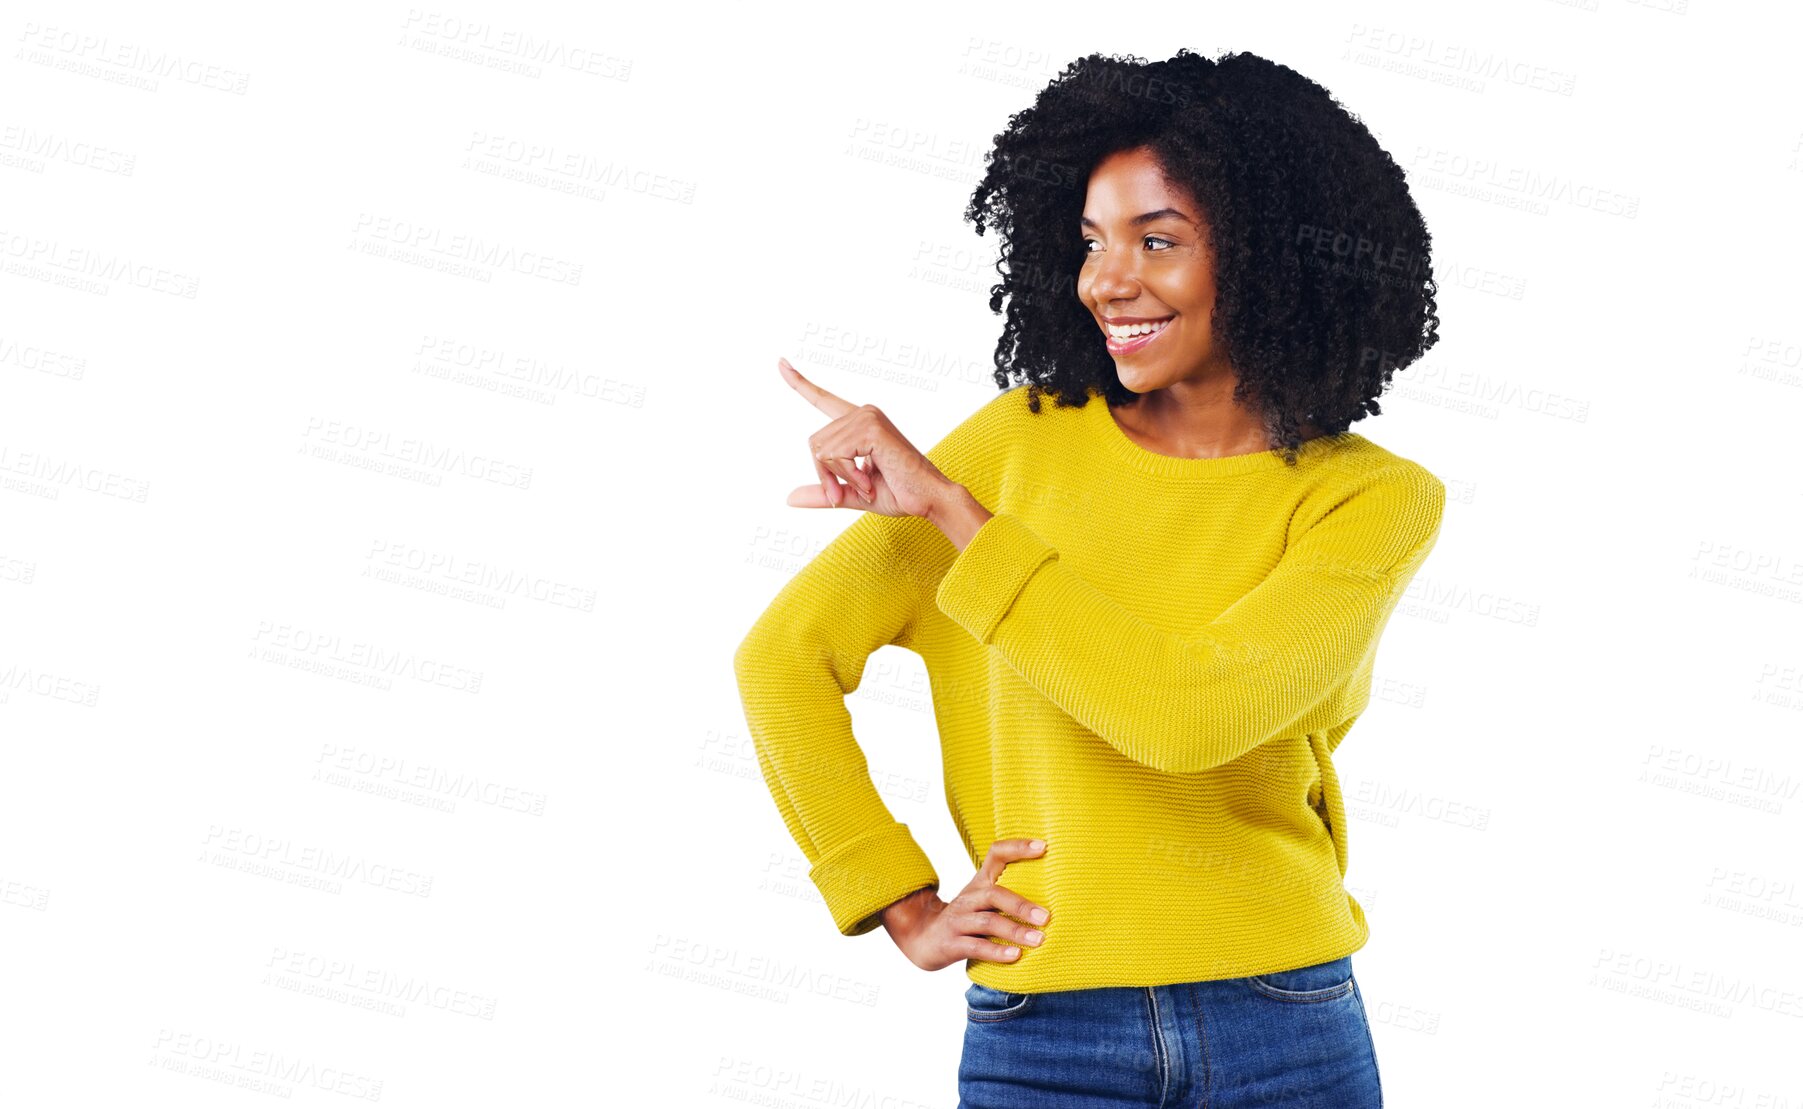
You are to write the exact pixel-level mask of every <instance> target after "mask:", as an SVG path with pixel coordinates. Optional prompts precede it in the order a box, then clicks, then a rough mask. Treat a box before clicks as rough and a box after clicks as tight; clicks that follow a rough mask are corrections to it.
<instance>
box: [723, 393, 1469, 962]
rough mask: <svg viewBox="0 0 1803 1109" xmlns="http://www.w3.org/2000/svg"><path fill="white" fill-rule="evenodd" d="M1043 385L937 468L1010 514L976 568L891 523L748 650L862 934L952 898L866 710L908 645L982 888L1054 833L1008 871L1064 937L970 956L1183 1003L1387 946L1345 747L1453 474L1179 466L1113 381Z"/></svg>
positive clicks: (1309, 447) (803, 574)
mask: <svg viewBox="0 0 1803 1109" xmlns="http://www.w3.org/2000/svg"><path fill="white" fill-rule="evenodd" d="M1026 393H1027V389H1026V386H1024V385H1021V386H1016V387H1014V388H1012V389H1009V390H1008V391H1006V392H1003V393H1001V394H999V395H998V396H996V397H995V398H994V399H992V400H990V401H989V402H987V403H985V404H984V405H983V406H982V407H981V408H980V409H979V410H978V411H976V412H975V413H974V414H972V415H971V416H970V417H969V418H968V419H966V420H965V421H964V422H963V423H961V424H959V425H958V426H957V427H956V428H954V429H953V430H952V431H951V432H950V433H949V434H947V435H946V436H945V438H944V439H942V440H941V441H940V442H939V443H938V444H937V445H936V446H934V447H933V448H932V449H931V450H929V451H927V452H926V453H927V457H928V458H929V459H931V460H932V462H933V463H934V465H936V466H938V467H939V469H940V471H941V472H942V473H944V474H945V475H946V476H947V477H948V478H950V479H951V480H953V481H955V482H958V483H959V484H961V485H963V486H965V488H967V489H968V490H969V491H970V492H971V494H972V495H973V496H975V497H976V499H977V500H978V501H979V502H980V503H981V504H983V505H984V507H986V508H988V509H989V510H990V511H991V512H992V513H994V515H993V516H992V517H991V518H990V519H988V520H986V521H984V523H983V525H982V527H981V528H979V529H978V530H977V532H976V534H975V535H974V537H972V539H971V540H970V541H969V542H968V543H967V544H966V545H965V547H964V549H963V550H962V551H960V550H958V548H957V547H956V546H954V545H953V544H952V543H951V541H950V540H948V539H947V538H946V537H945V536H944V534H943V533H941V532H940V531H939V529H938V528H937V527H935V526H934V525H933V524H931V523H930V522H928V521H927V520H925V519H924V518H920V517H889V516H881V515H878V514H875V513H864V514H863V515H861V516H860V517H859V518H858V519H857V520H855V521H853V522H852V523H851V524H850V525H849V526H848V527H847V528H846V529H845V530H844V531H843V532H841V533H840V534H839V535H838V536H837V537H836V538H835V539H833V540H832V542H830V543H829V544H828V545H827V546H826V547H825V548H824V549H823V550H822V551H821V552H820V553H819V554H818V555H817V556H816V557H815V558H814V559H812V560H811V561H810V562H809V563H808V564H807V565H806V566H804V567H803V568H802V569H801V570H800V571H799V572H798V573H797V574H796V575H795V576H794V577H793V578H792V579H790V580H789V582H788V583H787V584H785V585H784V587H783V588H782V589H781V590H780V592H779V593H778V594H777V595H776V598H775V599H774V600H773V601H772V602H771V604H770V605H769V607H768V608H767V609H766V610H765V611H764V613H763V615H762V616H761V617H760V618H759V619H758V621H757V622H756V624H755V625H754V626H753V627H752V628H751V630H750V632H749V633H748V634H747V635H746V636H745V638H744V640H743V641H742V642H741V644H740V645H739V648H738V650H737V652H736V653H735V655H734V668H735V672H736V675H737V679H738V684H739V690H740V694H741V699H742V701H743V703H744V709H745V717H746V721H747V724H748V725H749V731H750V734H751V736H752V739H753V742H754V745H755V748H756V751H757V754H758V764H759V767H760V768H761V770H762V773H763V776H764V780H765V782H766V783H767V784H768V786H769V788H770V792H771V795H772V796H773V797H774V799H775V801H776V805H777V808H778V809H779V810H780V811H781V813H782V818H783V820H784V821H785V822H786V823H787V825H788V830H789V833H790V834H791V835H792V836H793V837H794V839H795V842H796V843H797V844H798V845H799V846H800V848H801V850H802V852H803V853H804V854H805V856H806V858H807V859H808V861H809V863H810V864H811V867H810V871H809V877H810V879H811V880H812V882H813V883H814V885H815V887H816V888H817V889H819V891H820V895H821V897H822V898H823V899H824V901H825V903H826V907H827V909H828V910H830V912H831V914H832V918H833V921H834V923H835V925H836V926H837V928H838V930H839V931H840V932H841V933H842V934H844V935H860V934H862V933H865V932H869V931H871V930H873V929H875V928H877V927H879V926H880V924H879V919H878V916H877V915H876V914H878V913H879V912H880V911H881V910H882V909H883V908H884V907H886V906H888V905H890V904H892V903H893V902H895V901H897V900H899V899H901V898H902V897H904V896H906V895H907V894H909V893H911V892H913V891H916V890H919V889H921V888H923V887H928V886H933V887H938V886H939V876H938V872H937V871H936V870H935V869H934V866H933V863H932V861H931V860H930V859H929V858H928V857H927V855H926V853H925V852H924V851H922V850H921V848H920V845H919V844H918V843H917V842H916V841H915V839H914V837H913V835H912V834H911V833H910V831H909V829H908V827H907V825H905V824H902V823H899V822H898V821H896V819H895V817H894V815H893V814H892V813H891V812H890V811H889V809H888V807H887V806H886V805H885V804H884V802H883V801H882V799H881V798H880V796H879V795H878V793H877V789H876V786H875V783H874V782H873V781H872V779H871V776H870V772H869V770H868V768H867V764H866V761H865V758H864V755H863V752H862V751H861V750H860V748H859V746H858V744H857V741H856V739H855V738H854V736H853V734H852V728H851V717H850V714H849V712H848V711H847V709H846V705H845V696H846V695H847V694H849V693H851V692H853V691H855V690H856V689H857V688H858V685H859V683H860V681H861V679H862V676H863V673H864V666H865V661H866V659H867V658H868V657H869V655H870V654H871V653H872V652H874V651H876V650H877V649H878V648H880V647H883V646H885V645H891V644H892V645H896V646H899V647H903V648H905V649H907V650H911V651H913V652H915V653H916V654H918V655H919V656H920V658H921V659H922V660H923V662H924V663H925V666H926V671H927V676H928V681H929V684H930V686H931V690H932V704H933V711H934V716H935V719H936V722H937V724H938V731H939V743H940V750H941V756H942V760H943V766H944V783H945V795H946V802H947V804H948V806H949V808H950V811H951V817H952V820H953V821H954V823H955V824H956V826H957V829H958V833H959V836H960V837H961V839H962V840H963V843H964V848H965V851H966V852H967V854H968V856H969V859H968V862H969V864H970V870H971V872H974V871H975V869H976V867H977V866H979V865H980V864H981V863H982V860H983V858H984V856H985V855H986V854H987V853H988V850H989V845H990V844H991V843H992V842H993V841H995V840H997V839H1005V838H1013V837H1025V838H1039V839H1044V840H1045V841H1046V842H1047V847H1046V849H1045V852H1044V853H1043V854H1042V855H1040V856H1039V857H1037V858H1033V859H1028V860H1023V861H1019V862H1013V863H1010V864H1008V866H1007V867H1006V868H1005V869H1004V870H1003V872H1002V876H1001V879H1000V884H1001V885H1002V886H1004V887H1007V888H1008V889H1011V890H1013V891H1015V892H1017V893H1019V894H1021V895H1022V896H1024V897H1026V898H1028V899H1029V900H1030V901H1032V902H1034V903H1036V904H1040V905H1044V906H1045V907H1046V908H1047V909H1048V910H1050V914H1051V919H1050V921H1049V922H1048V923H1047V924H1046V925H1045V926H1044V928H1043V931H1044V932H1045V941H1044V943H1043V944H1041V945H1040V946H1038V947H1028V946H1024V945H1023V946H1022V947H1021V955H1020V957H1019V958H1018V959H1017V960H1015V961H1014V962H1011V963H1003V962H995V961H990V960H985V959H970V960H966V963H965V969H966V974H967V975H968V977H969V978H970V979H971V980H972V981H974V982H978V983H981V984H982V985H985V986H990V987H992V988H995V989H999V990H1007V991H1011V992H1016V993H1040V992H1045V991H1052V990H1070V989H1086V988H1093V987H1100V986H1155V985H1169V984H1173V983H1179V982H1188V981H1202V980H1207V979H1219V978H1236V977H1241V976H1245V975H1251V974H1261V973H1272V972H1276V971H1279V970H1288V969H1291V968H1295V967H1301V966H1308V965H1311V964H1314V963H1319V962H1325V961H1327V960H1330V959H1337V958H1339V957H1341V956H1344V955H1349V954H1351V953H1352V952H1354V951H1357V950H1358V949H1359V948H1361V947H1363V946H1364V944H1365V941H1366V939H1367V937H1368V935H1369V929H1368V926H1367V924H1366V920H1365V914H1364V911H1363V909H1362V908H1361V907H1360V905H1359V903H1358V901H1357V900H1356V899H1355V898H1353V897H1352V896H1351V895H1350V894H1349V893H1348V892H1347V891H1346V888H1345V885H1344V878H1345V875H1346V865H1347V835H1346V818H1345V809H1344V805H1343V802H1342V799H1341V791H1340V783H1339V778H1338V776H1337V775H1336V773H1335V770H1334V763H1333V753H1334V751H1335V749H1336V748H1338V746H1339V745H1340V742H1341V741H1342V740H1344V739H1345V737H1346V734H1347V732H1348V731H1349V730H1350V729H1351V727H1352V725H1353V722H1354V721H1355V720H1356V719H1357V718H1358V716H1359V714H1360V712H1362V711H1363V710H1364V708H1365V706H1366V704H1367V703H1368V702H1369V700H1370V693H1371V668H1372V661H1373V658H1374V656H1375V653H1376V650H1377V644H1378V639H1379V637H1380V635H1381V634H1382V632H1383V629H1384V627H1385V625H1386V623H1387V622H1388V620H1389V616H1390V613H1391V611H1392V609H1393V608H1394V606H1395V604H1396V602H1397V601H1398V600H1399V599H1400V597H1401V596H1402V595H1403V593H1404V591H1405V590H1406V588H1407V586H1408V583H1409V582H1410V580H1411V578H1412V577H1413V575H1414V574H1415V572H1416V571H1417V570H1418V569H1419V567H1420V566H1421V564H1422V562H1423V560H1424V559H1425V558H1426V557H1427V555H1428V553H1429V552H1430V550H1431V549H1432V548H1433V545H1434V543H1435V540H1436V538H1437V537H1438V534H1439V529H1440V516H1441V509H1442V507H1443V506H1444V504H1445V497H1446V489H1445V486H1444V485H1443V484H1442V483H1441V481H1440V480H1439V479H1438V478H1437V477H1435V476H1434V475H1433V474H1432V473H1430V472H1429V471H1428V470H1427V469H1426V468H1424V467H1423V466H1421V465H1420V464H1418V463H1416V462H1413V461H1410V460H1408V459H1405V458H1403V457H1400V456H1398V455H1396V454H1393V453H1391V452H1390V451H1388V450H1385V449H1384V448H1382V447H1380V446H1378V445H1377V444H1375V443H1373V442H1371V441H1370V440H1368V439H1366V438H1364V437H1363V436H1361V435H1359V434H1357V433H1355V432H1345V433H1341V434H1339V435H1333V436H1324V437H1321V438H1317V439H1313V440H1310V441H1308V442H1305V443H1304V444H1303V445H1302V447H1301V449H1300V451H1299V452H1298V457H1297V461H1296V464H1295V465H1294V466H1293V467H1292V466H1290V465H1289V464H1287V463H1286V462H1285V461H1284V459H1283V457H1282V455H1280V454H1279V453H1277V452H1276V451H1264V452H1259V453H1253V454H1239V455H1232V456H1228V457H1224V458H1181V457H1177V456H1173V455H1166V454H1161V453H1157V452H1155V451H1152V450H1149V449H1147V448H1146V447H1143V446H1141V445H1140V444H1139V443H1137V442H1135V441H1134V440H1132V439H1130V438H1129V437H1128V436H1127V434H1126V432H1125V431H1124V430H1122V428H1121V426H1120V424H1119V423H1118V422H1117V421H1116V419H1115V416H1114V414H1113V413H1112V412H1111V411H1110V410H1109V407H1108V405H1107V403H1106V401H1105V399H1104V398H1102V397H1101V396H1100V395H1099V394H1091V395H1090V397H1089V400H1088V403H1087V404H1086V405H1084V406H1082V407H1069V408H1060V407H1058V406H1056V404H1055V403H1054V402H1053V400H1052V399H1051V397H1049V396H1047V395H1042V396H1041V398H1040V411H1039V412H1037V413H1035V412H1033V411H1031V410H1030V409H1029V408H1028V407H1027V398H1026ZM957 875H958V881H957V884H956V885H955V886H954V887H952V888H951V889H942V890H940V896H942V897H945V898H948V899H949V898H950V897H951V896H953V895H954V894H955V893H956V892H957V891H958V890H961V889H962V888H963V886H964V884H965V883H966V882H967V881H968V880H969V874H968V873H967V872H966V871H965V870H964V869H963V868H962V867H960V868H959V869H958V871H957ZM993 942H995V943H997V944H1005V943H1007V942H1008V941H1005V940H999V939H998V940H994V941H993ZM998 955H999V951H998Z"/></svg>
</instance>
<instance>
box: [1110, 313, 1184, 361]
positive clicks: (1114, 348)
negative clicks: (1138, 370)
mask: <svg viewBox="0 0 1803 1109" xmlns="http://www.w3.org/2000/svg"><path fill="white" fill-rule="evenodd" d="M1172 319H1176V317H1175V316H1172V317H1170V318H1169V319H1163V320H1159V321H1157V322H1156V323H1152V324H1132V325H1130V326H1128V327H1117V328H1108V329H1107V331H1106V334H1107V336H1108V353H1109V354H1112V355H1115V356H1117V357H1119V356H1122V355H1128V354H1135V353H1138V352H1139V351H1140V350H1142V349H1144V348H1145V347H1146V346H1147V345H1148V344H1150V343H1151V342H1152V341H1153V340H1154V339H1156V338H1158V337H1159V336H1160V335H1163V334H1164V333H1165V331H1166V330H1168V329H1169V328H1170V325H1171V320H1172ZM1146 327H1150V328H1151V329H1152V330H1150V331H1144V332H1143V333H1142V331H1141V329H1143V328H1146Z"/></svg>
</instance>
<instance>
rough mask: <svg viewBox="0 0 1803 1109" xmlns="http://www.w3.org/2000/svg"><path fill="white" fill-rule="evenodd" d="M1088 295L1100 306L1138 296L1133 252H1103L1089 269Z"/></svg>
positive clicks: (1137, 281) (1136, 268)
mask: <svg viewBox="0 0 1803 1109" xmlns="http://www.w3.org/2000/svg"><path fill="white" fill-rule="evenodd" d="M1089 295H1090V297H1091V299H1093V300H1095V301H1096V302H1097V303H1100V304H1107V303H1108V302H1109V301H1114V300H1132V299H1133V298H1135V297H1137V296H1138V295H1139V271H1138V266H1137V262H1136V259H1135V257H1134V255H1133V252H1131V251H1126V250H1104V251H1102V252H1101V254H1100V256H1099V257H1098V258H1097V259H1096V260H1095V261H1094V262H1092V263H1090V267H1089Z"/></svg>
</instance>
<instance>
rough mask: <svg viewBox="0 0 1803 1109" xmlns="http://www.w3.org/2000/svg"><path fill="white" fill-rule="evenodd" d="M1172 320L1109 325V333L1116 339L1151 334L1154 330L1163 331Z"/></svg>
mask: <svg viewBox="0 0 1803 1109" xmlns="http://www.w3.org/2000/svg"><path fill="white" fill-rule="evenodd" d="M1170 322H1171V321H1170V320H1159V321H1158V322H1157V323H1130V324H1125V325H1118V326H1117V325H1115V324H1109V325H1108V334H1109V335H1110V336H1112V337H1113V338H1116V339H1131V338H1133V337H1134V336H1135V335H1150V334H1151V333H1152V332H1154V331H1163V330H1164V325H1165V324H1168V323H1170Z"/></svg>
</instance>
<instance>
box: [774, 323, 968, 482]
mask: <svg viewBox="0 0 1803 1109" xmlns="http://www.w3.org/2000/svg"><path fill="white" fill-rule="evenodd" d="M776 364H777V368H778V369H779V370H780V371H781V372H782V375H783V380H784V381H787V382H788V383H789V387H790V388H792V389H794V390H795V391H796V392H797V393H800V394H801V396H802V399H804V400H806V401H807V402H808V403H809V404H812V405H813V406H814V407H815V408H818V409H820V411H822V412H824V413H826V414H827V415H828V416H831V417H832V418H833V420H832V422H831V423H829V424H827V425H826V426H825V427H823V428H821V429H820V430H819V431H816V432H815V433H814V434H812V435H810V436H808V452H809V453H810V454H811V455H813V463H814V471H815V472H816V473H817V474H818V475H819V478H820V480H819V481H818V482H816V483H815V484H812V485H803V486H800V487H799V488H797V489H796V490H795V491H794V492H792V493H790V494H789V504H790V505H791V506H793V507H795V508H861V509H863V510H865V511H866V512H875V513H877V514H879V515H882V516H931V515H932V514H933V512H934V511H935V510H936V509H937V508H939V507H940V506H941V505H944V504H946V503H948V502H949V501H950V500H951V499H952V497H953V496H954V495H955V494H956V493H959V492H962V489H961V487H960V486H958V484H957V483H956V482H954V481H952V480H951V479H949V478H947V477H946V476H945V475H944V474H942V473H940V472H939V467H937V466H935V465H933V463H932V462H931V461H929V460H928V459H927V457H926V455H924V454H922V453H921V452H920V451H918V450H916V449H915V448H914V444H912V443H910V442H908V440H907V438H906V437H904V436H903V435H902V433H901V432H900V431H898V430H896V427H895V425H894V424H892V423H890V422H889V417H888V416H885V415H884V414H883V412H882V410H881V409H879V408H877V406H876V405H874V404H853V403H852V402H850V401H848V400H844V399H843V398H840V397H837V396H834V395H833V394H832V393H829V392H827V391H826V390H825V389H822V388H821V387H820V386H818V385H816V384H814V383H813V382H811V381H809V380H808V379H807V378H805V377H803V376H801V371H799V370H797V369H796V368H795V367H794V366H791V365H790V364H789V360H788V359H787V358H779V359H777V363H776ZM860 458H862V459H864V462H865V465H864V466H863V468H862V469H860V468H859V466H858V459H860ZM841 482H843V484H841Z"/></svg>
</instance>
